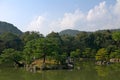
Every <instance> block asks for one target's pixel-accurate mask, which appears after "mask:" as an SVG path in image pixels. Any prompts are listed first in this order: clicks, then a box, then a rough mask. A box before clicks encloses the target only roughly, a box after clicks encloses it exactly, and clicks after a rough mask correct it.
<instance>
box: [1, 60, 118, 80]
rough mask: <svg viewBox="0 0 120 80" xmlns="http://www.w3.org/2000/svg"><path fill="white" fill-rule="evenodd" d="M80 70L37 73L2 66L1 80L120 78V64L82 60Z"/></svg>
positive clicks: (97, 79) (105, 79) (116, 79)
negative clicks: (99, 64) (105, 64)
mask: <svg viewBox="0 0 120 80" xmlns="http://www.w3.org/2000/svg"><path fill="white" fill-rule="evenodd" d="M78 66H79V67H80V70H77V69H75V70H49V71H39V72H37V73H31V72H27V71H25V70H24V69H14V68H0V80H119V79H120V64H110V65H107V66H96V65H95V64H94V62H80V63H79V65H78Z"/></svg>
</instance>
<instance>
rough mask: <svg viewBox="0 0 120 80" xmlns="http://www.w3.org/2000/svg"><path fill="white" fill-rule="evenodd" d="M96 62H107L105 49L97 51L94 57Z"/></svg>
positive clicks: (107, 56)
mask: <svg viewBox="0 0 120 80" xmlns="http://www.w3.org/2000/svg"><path fill="white" fill-rule="evenodd" d="M95 58H96V60H100V61H107V60H108V58H109V55H108V53H107V50H106V49H105V48H101V49H99V50H98V51H97V54H96V56H95Z"/></svg>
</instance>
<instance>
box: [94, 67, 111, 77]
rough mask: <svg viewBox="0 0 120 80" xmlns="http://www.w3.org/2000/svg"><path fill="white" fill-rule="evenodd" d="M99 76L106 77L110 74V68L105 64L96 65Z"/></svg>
mask: <svg viewBox="0 0 120 80" xmlns="http://www.w3.org/2000/svg"><path fill="white" fill-rule="evenodd" d="M95 69H96V71H97V73H98V76H101V77H106V76H108V75H109V69H108V67H105V66H95Z"/></svg>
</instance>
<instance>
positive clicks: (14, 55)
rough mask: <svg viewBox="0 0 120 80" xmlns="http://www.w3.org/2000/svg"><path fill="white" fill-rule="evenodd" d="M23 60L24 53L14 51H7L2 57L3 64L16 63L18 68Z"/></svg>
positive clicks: (0, 56) (0, 58)
mask: <svg viewBox="0 0 120 80" xmlns="http://www.w3.org/2000/svg"><path fill="white" fill-rule="evenodd" d="M22 59H23V57H22V53H21V52H20V51H16V50H14V49H5V50H4V51H3V53H2V54H1V55H0V60H1V62H10V63H16V64H17V65H18V66H19V65H21V63H20V62H19V61H21V60H22Z"/></svg>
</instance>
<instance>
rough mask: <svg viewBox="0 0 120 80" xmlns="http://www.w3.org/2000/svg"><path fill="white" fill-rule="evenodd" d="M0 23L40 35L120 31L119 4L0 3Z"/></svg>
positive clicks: (99, 0)
mask: <svg viewBox="0 0 120 80" xmlns="http://www.w3.org/2000/svg"><path fill="white" fill-rule="evenodd" d="M0 21H6V22H9V23H12V24H14V25H15V26H17V27H18V28H19V29H20V30H22V31H28V30H29V31H39V32H40V33H42V34H47V33H50V32H51V31H55V32H59V31H61V30H64V29H77V30H81V31H95V30H101V29H114V28H120V24H119V22H120V0H0Z"/></svg>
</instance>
